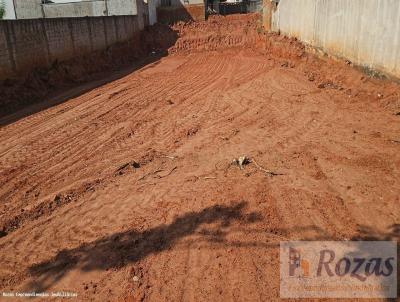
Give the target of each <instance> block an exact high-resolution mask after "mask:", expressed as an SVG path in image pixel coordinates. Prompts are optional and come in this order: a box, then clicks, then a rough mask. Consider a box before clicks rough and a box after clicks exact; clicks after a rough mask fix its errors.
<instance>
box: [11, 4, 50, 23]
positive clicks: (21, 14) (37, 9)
mask: <svg viewBox="0 0 400 302" xmlns="http://www.w3.org/2000/svg"><path fill="white" fill-rule="evenodd" d="M14 3H15V14H16V17H17V19H35V18H42V17H43V12H42V6H41V3H42V0H15V1H14Z"/></svg>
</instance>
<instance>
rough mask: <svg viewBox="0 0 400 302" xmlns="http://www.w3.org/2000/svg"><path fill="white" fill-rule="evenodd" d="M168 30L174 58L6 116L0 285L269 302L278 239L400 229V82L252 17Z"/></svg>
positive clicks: (275, 281) (113, 296)
mask: <svg viewBox="0 0 400 302" xmlns="http://www.w3.org/2000/svg"><path fill="white" fill-rule="evenodd" d="M174 30H176V31H178V32H179V38H178V40H177V41H176V44H175V45H174V46H173V47H172V48H171V49H170V53H171V54H170V55H169V56H167V57H165V58H163V59H161V60H159V61H157V62H154V63H152V64H150V65H147V66H145V67H144V68H142V69H140V70H137V71H135V72H132V73H130V74H129V75H127V76H125V77H123V78H121V79H118V80H114V81H112V82H110V83H108V84H105V85H103V86H101V87H98V88H95V89H93V90H91V91H89V92H87V93H85V94H82V95H80V96H78V97H75V98H72V99H70V100H68V101H67V102H64V103H62V104H59V105H57V106H54V107H52V108H50V109H47V110H44V111H41V112H39V113H36V114H33V115H30V116H29V117H26V118H23V119H21V120H19V121H17V122H15V123H12V124H9V125H7V126H4V127H2V128H0V139H1V145H0V201H1V204H0V229H2V230H3V231H2V234H1V235H2V236H3V237H1V238H0V246H1V249H0V256H1V257H0V259H1V260H0V264H1V265H0V288H1V290H2V291H10V290H14V291H15V290H36V291H62V290H63V291H69V292H76V293H77V294H78V300H79V301H84V300H88V301H90V300H93V301H270V300H276V299H278V297H279V241H281V240H294V239H299V240H318V239H321V240H322V239H323V240H344V239H352V238H376V239H398V238H399V228H398V223H399V218H400V211H399V207H398V204H399V202H400V200H399V196H400V181H399V179H400V152H399V148H400V144H399V141H400V123H399V121H400V116H399V114H398V112H400V102H399V96H400V94H399V92H400V90H399V87H398V86H397V85H395V84H393V83H390V82H385V81H378V80H372V79H369V78H367V77H366V76H365V75H363V74H361V73H359V72H358V71H356V70H354V69H353V68H352V67H351V66H348V65H347V64H345V63H344V62H333V61H331V60H328V59H317V58H315V57H313V56H311V55H309V54H306V53H305V52H304V47H303V46H302V45H301V44H299V43H298V42H296V41H293V40H288V39H284V38H281V37H277V36H273V35H271V36H265V35H262V34H259V33H258V32H257V19H256V18H255V17H252V16H239V17H230V18H221V17H220V18H212V19H211V20H209V21H207V22H204V23H200V24H189V25H184V24H178V25H176V26H175V28H174ZM396 114H397V115H396ZM241 155H247V156H249V157H251V158H252V159H255V160H256V162H257V163H258V164H259V165H260V166H262V167H264V168H265V169H269V170H272V171H274V172H277V173H278V174H282V175H278V176H274V177H271V176H269V175H267V174H265V173H264V172H262V171H261V170H259V169H258V168H257V166H256V165H255V164H254V163H251V164H249V165H247V166H246V167H245V169H244V170H240V169H239V168H238V167H235V166H232V165H231V162H232V159H234V158H237V157H238V156H241Z"/></svg>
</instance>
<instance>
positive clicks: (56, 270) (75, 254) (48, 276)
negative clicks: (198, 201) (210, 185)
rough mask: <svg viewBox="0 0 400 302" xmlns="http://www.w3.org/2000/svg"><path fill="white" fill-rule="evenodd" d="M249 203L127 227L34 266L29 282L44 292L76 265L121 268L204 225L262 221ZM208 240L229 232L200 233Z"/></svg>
mask: <svg viewBox="0 0 400 302" xmlns="http://www.w3.org/2000/svg"><path fill="white" fill-rule="evenodd" d="M245 207H246V202H240V203H235V204H232V205H231V206H222V205H214V206H212V207H208V208H205V209H203V210H202V211H199V212H189V213H186V214H184V215H182V216H179V217H177V218H176V219H175V220H174V221H173V222H172V223H171V224H168V225H160V226H157V227H154V228H151V229H149V230H145V231H143V232H140V231H136V230H128V231H125V232H120V233H116V234H113V235H110V236H107V237H103V238H100V239H98V240H96V241H93V242H90V243H85V244H82V245H81V246H79V247H77V248H74V249H70V250H62V251H60V252H59V253H58V254H57V255H56V256H55V257H54V258H52V259H50V260H48V261H45V262H42V263H39V264H35V265H33V266H31V267H30V268H29V271H30V274H31V276H32V277H33V279H35V281H34V282H32V283H31V284H30V285H29V288H30V289H34V290H36V291H38V292H41V291H45V290H46V289H48V288H50V287H51V286H52V285H54V284H55V283H57V282H58V281H59V280H60V279H62V278H63V277H64V276H65V274H66V273H67V272H68V271H70V270H72V269H75V268H79V269H80V270H82V271H91V270H108V269H111V268H121V267H123V266H125V265H127V264H129V263H134V262H137V261H139V260H141V259H143V258H145V257H146V256H148V255H150V254H156V253H160V252H162V251H164V250H167V249H170V248H172V247H173V246H174V245H175V244H176V243H177V241H179V240H180V239H182V238H184V237H187V236H189V235H191V234H193V233H195V232H196V230H198V228H199V227H200V226H201V225H203V224H210V223H218V227H219V229H221V230H222V229H224V228H226V227H228V226H229V225H230V224H231V223H232V222H233V221H237V222H239V223H242V224H243V223H244V224H249V223H254V222H256V221H260V220H262V218H261V215H260V214H259V213H256V212H252V213H248V214H245V213H244V209H245ZM199 234H200V235H201V236H203V237H205V238H206V239H207V240H209V241H211V242H213V241H218V242H223V241H224V238H223V237H225V236H226V235H227V233H226V232H222V231H221V232H215V233H212V234H211V236H210V234H206V233H202V232H199Z"/></svg>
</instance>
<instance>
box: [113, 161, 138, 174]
mask: <svg viewBox="0 0 400 302" xmlns="http://www.w3.org/2000/svg"><path fill="white" fill-rule="evenodd" d="M128 167H131V168H132V169H138V168H140V164H139V163H138V162H137V161H134V160H133V161H130V162H127V163H125V164H123V165H122V166H120V167H119V168H118V169H117V170H116V171H115V173H116V174H118V175H122V174H123V173H124V172H123V171H124V170H125V169H126V168H128Z"/></svg>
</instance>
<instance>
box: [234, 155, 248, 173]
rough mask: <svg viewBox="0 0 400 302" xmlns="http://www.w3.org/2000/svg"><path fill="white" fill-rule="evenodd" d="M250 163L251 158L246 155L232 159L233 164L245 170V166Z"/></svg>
mask: <svg viewBox="0 0 400 302" xmlns="http://www.w3.org/2000/svg"><path fill="white" fill-rule="evenodd" d="M249 163H251V161H250V158H248V157H247V156H246V155H243V156H240V157H239V158H235V159H233V161H232V164H234V165H237V166H239V168H240V170H243V169H244V166H246V165H248V164H249Z"/></svg>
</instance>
